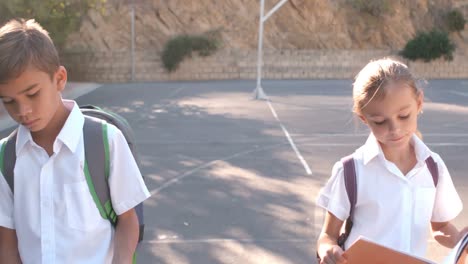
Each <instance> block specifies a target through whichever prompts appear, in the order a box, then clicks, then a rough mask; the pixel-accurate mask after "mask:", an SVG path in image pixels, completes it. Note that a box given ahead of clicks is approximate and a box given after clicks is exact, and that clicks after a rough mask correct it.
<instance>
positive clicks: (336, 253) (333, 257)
mask: <svg viewBox="0 0 468 264" xmlns="http://www.w3.org/2000/svg"><path fill="white" fill-rule="evenodd" d="M343 253H344V252H343V250H342V249H341V248H340V247H339V246H337V245H333V246H332V247H331V248H330V249H328V250H327V251H326V255H325V256H323V257H322V261H321V262H320V264H346V263H348V261H347V260H346V257H345V256H343Z"/></svg>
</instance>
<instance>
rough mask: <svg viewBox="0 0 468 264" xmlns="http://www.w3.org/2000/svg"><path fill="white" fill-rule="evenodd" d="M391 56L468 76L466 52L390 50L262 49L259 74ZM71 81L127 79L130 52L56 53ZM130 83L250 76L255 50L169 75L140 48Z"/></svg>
mask: <svg viewBox="0 0 468 264" xmlns="http://www.w3.org/2000/svg"><path fill="white" fill-rule="evenodd" d="M384 56H392V57H395V58H398V59H400V60H402V61H403V62H405V63H407V64H408V65H409V67H410V68H411V70H412V71H413V73H414V74H415V75H416V76H417V77H421V78H425V79H434V78H442V79H450V78H468V56H467V55H464V54H455V56H454V60H453V61H451V62H447V61H445V60H443V59H440V60H436V61H433V62H430V63H424V62H419V61H418V62H409V61H407V60H405V59H402V58H400V57H398V56H397V53H396V52H394V51H391V50H281V51H280V50H267V51H265V52H264V67H263V77H264V78H266V79H351V78H353V77H354V76H355V75H356V73H357V72H358V71H359V70H360V69H361V68H362V67H363V66H364V65H365V64H366V63H367V62H368V61H369V60H371V59H376V58H381V57H384ZM61 58H62V63H63V64H64V65H65V66H66V67H67V69H68V71H69V76H70V79H71V80H76V81H92V82H128V81H131V69H132V67H131V54H130V52H129V51H115V52H93V53H90V52H89V53H88V52H86V53H85V52H79V53H65V54H61ZM135 62H136V63H135V81H137V82H149V81H167V80H220V79H255V78H256V74H257V68H256V63H257V52H256V51H242V50H229V51H226V50H225V51H219V52H217V53H216V54H214V55H212V56H210V57H199V56H197V55H194V56H192V58H188V59H186V60H185V61H184V62H183V63H182V64H181V65H180V66H179V68H178V69H177V70H176V71H175V72H173V73H168V72H166V70H165V69H164V68H163V67H162V63H161V60H160V54H158V52H156V51H155V52H149V51H144V52H142V51H139V52H136V56H135Z"/></svg>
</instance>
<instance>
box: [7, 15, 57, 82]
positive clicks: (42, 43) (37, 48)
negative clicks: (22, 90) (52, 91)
mask: <svg viewBox="0 0 468 264" xmlns="http://www.w3.org/2000/svg"><path fill="white" fill-rule="evenodd" d="M29 66H34V67H35V68H37V69H38V70H40V71H43V72H45V73H47V74H49V76H50V77H51V78H52V77H53V75H54V73H55V72H56V71H57V69H58V68H59V66H60V61H59V56H58V52H57V50H56V48H55V46H54V43H53V42H52V39H51V38H50V37H49V33H48V32H47V31H46V30H45V29H43V28H42V27H41V25H39V23H37V22H36V21H35V20H34V19H29V20H25V19H14V20H10V21H9V22H7V23H6V24H5V25H4V26H3V27H1V28H0V83H6V82H8V81H9V80H11V79H15V78H17V77H19V76H20V75H21V74H22V73H23V72H24V70H25V69H26V68H27V67H29Z"/></svg>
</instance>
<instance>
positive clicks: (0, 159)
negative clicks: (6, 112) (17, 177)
mask: <svg viewBox="0 0 468 264" xmlns="http://www.w3.org/2000/svg"><path fill="white" fill-rule="evenodd" d="M17 131H18V130H17V129H15V130H14V131H13V132H12V133H11V134H10V135H9V136H8V137H7V139H6V140H5V141H4V142H3V144H2V146H1V149H0V170H1V171H2V174H3V177H4V178H5V180H6V182H7V183H8V186H10V190H11V192H12V193H14V182H15V181H14V180H13V179H14V177H13V170H14V169H15V164H16V135H17Z"/></svg>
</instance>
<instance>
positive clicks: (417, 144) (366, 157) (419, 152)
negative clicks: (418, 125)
mask: <svg viewBox="0 0 468 264" xmlns="http://www.w3.org/2000/svg"><path fill="white" fill-rule="evenodd" d="M410 144H411V145H413V146H414V153H415V155H416V159H417V160H418V162H421V161H422V162H424V161H425V160H426V159H427V158H428V157H429V156H430V155H431V151H430V150H429V148H428V147H427V146H426V144H424V142H423V141H422V140H421V139H420V138H419V137H417V136H416V135H415V134H413V136H412V137H411V141H410ZM378 156H381V157H382V158H384V154H383V151H382V148H381V147H380V144H379V142H378V141H377V139H376V138H375V136H374V134H372V133H371V134H370V135H369V137H368V138H367V141H366V143H365V144H364V146H363V148H362V158H363V162H364V165H366V164H367V163H369V161H371V160H372V159H374V158H375V157H378Z"/></svg>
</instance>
